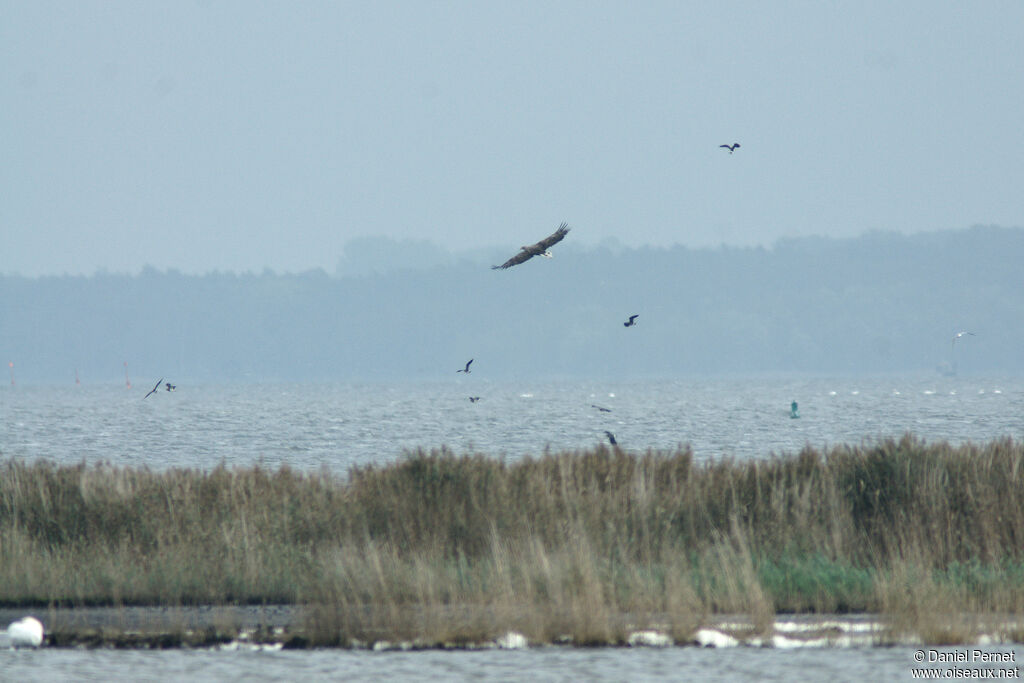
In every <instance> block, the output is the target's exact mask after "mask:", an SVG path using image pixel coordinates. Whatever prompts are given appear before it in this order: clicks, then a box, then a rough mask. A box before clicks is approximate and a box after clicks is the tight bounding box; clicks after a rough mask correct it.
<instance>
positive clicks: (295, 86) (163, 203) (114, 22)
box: [0, 0, 1024, 276]
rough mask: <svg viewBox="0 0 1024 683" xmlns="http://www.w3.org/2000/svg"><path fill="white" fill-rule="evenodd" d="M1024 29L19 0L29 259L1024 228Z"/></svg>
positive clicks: (16, 201) (15, 219)
mask: <svg viewBox="0 0 1024 683" xmlns="http://www.w3.org/2000/svg"><path fill="white" fill-rule="evenodd" d="M1022 26H1024V3H1021V2H1019V1H1017V0H1013V1H1009V2H996V1H985V2H973V3H972V2H943V1H941V0H904V1H901V2H896V3H893V2H873V1H866V2H865V1H851V2H680V1H678V0H675V1H665V2H661V1H657V0H652V1H649V2H639V3H635V2H594V1H590V0H585V1H574V0H561V1H553V2H529V1H526V2H523V1H517V2H479V1H467V2H448V1H444V0H437V1H430V2H409V1H403V2H390V3H389V2H374V3H367V2H316V1H306V2H301V3H293V2H248V1H237V2H236V1H229V0H225V1H221V0H205V1H190V0H182V1H181V2H93V1H89V0H85V1H81V2H64V1H62V2H47V1H45V0H33V1H32V2H24V1H11V0H0V273H3V274H20V275H27V276H38V275H59V274H63V273H68V274H86V275H88V274H92V273H94V272H96V271H98V270H107V271H112V272H127V273H133V272H138V271H140V270H141V269H142V268H143V267H144V266H151V267H155V268H158V269H177V270H180V271H182V272H185V273H206V272H210V271H214V270H221V271H235V272H243V271H253V272H260V271H263V270H264V269H267V268H269V269H271V270H274V271H276V272H303V271H306V270H309V269H313V268H323V269H324V270H326V271H327V272H329V273H331V272H334V271H335V268H336V266H337V264H338V262H339V259H340V258H341V256H342V254H343V253H344V251H345V246H346V244H348V243H349V241H350V240H353V239H356V238H361V237H388V238H391V239H394V240H399V241H403V240H429V241H432V242H435V243H437V244H439V245H442V246H443V247H444V248H447V249H450V250H453V251H468V250H479V249H485V248H491V247H494V248H498V247H502V248H504V247H512V248H513V249H515V248H518V246H519V245H522V244H526V243H530V242H533V241H536V240H538V239H540V238H542V237H544V236H546V235H548V234H549V233H550V232H552V231H553V230H554V228H555V227H557V226H558V224H559V223H560V222H562V221H567V222H568V223H569V224H570V225H571V226H572V227H573V232H572V233H571V235H570V238H571V239H572V240H574V241H576V242H577V244H579V245H598V244H602V243H605V242H608V241H610V240H614V241H616V242H618V243H620V244H623V245H626V246H633V247H639V246H642V245H652V246H670V245H675V244H680V245H684V246H687V247H692V248H699V247H714V246H718V245H722V244H726V245H737V246H751V245H764V246H770V245H771V244H773V243H774V242H776V241H777V240H779V239H782V238H788V237H797V236H804V235H824V236H834V237H853V236H856V235H860V234H863V233H865V232H868V231H876V230H882V231H898V232H905V233H916V232H924V231H933V230H945V229H960V228H966V227H969V226H972V225H978V224H982V225H1001V226H1004V227H1019V226H1022V225H1024V193H1022V192H1021V188H1022V187H1024V154H1022V152H1024V126H1022V125H1021V117H1022V112H1024V87H1022V84H1024V50H1022V49H1021V42H1020V29H1021V27H1022ZM733 142H739V143H740V145H741V147H740V148H739V149H738V150H736V152H735V153H734V154H731V155H730V154H729V153H728V152H727V151H726V150H724V149H721V148H720V147H719V145H720V144H725V143H733Z"/></svg>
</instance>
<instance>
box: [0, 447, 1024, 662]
mask: <svg viewBox="0 0 1024 683" xmlns="http://www.w3.org/2000/svg"><path fill="white" fill-rule="evenodd" d="M1022 460H1024V446H1022V445H1021V444H1018V443H1014V442H1013V441H1011V440H1009V439H1003V440H996V441H992V442H990V443H986V444H983V445H973V444H967V445H963V446H956V447H954V446H950V445H949V444H946V443H932V444H929V443H926V442H924V441H921V440H919V439H916V438H914V437H912V436H909V435H908V436H905V437H903V438H902V439H898V440H886V441H883V442H879V443H875V444H864V445H859V446H840V447H835V448H832V449H829V450H826V451H819V450H815V449H812V448H809V447H808V448H805V449H804V450H803V451H801V452H800V453H798V454H792V455H782V456H772V457H769V458H766V459H762V460H745V461H736V460H732V459H728V458H724V459H719V460H714V461H709V462H703V463H697V462H695V461H694V458H693V454H692V452H691V451H690V450H689V449H687V448H681V449H678V450H676V451H674V452H647V453H629V452H625V451H622V450H619V449H609V448H604V447H599V448H597V449H595V450H590V451H584V452H574V453H568V452H565V453H545V454H543V455H541V456H539V457H525V458H522V459H517V460H515V461H504V460H501V459H497V458H492V457H486V456H484V455H481V454H472V455H456V454H453V453H451V452H449V451H447V450H445V449H440V450H435V451H430V452H426V451H416V452H412V453H408V454H407V455H406V456H405V457H404V458H403V459H402V460H401V461H400V462H398V463H396V464H391V465H387V466H366V467H357V468H354V469H352V470H350V471H349V472H348V475H347V476H345V477H341V476H336V475H333V474H331V473H329V472H327V471H320V472H296V471H294V470H292V469H289V468H287V467H282V468H280V469H277V470H268V469H265V468H263V467H259V466H254V467H245V468H230V469H229V468H227V467H225V466H223V465H221V466H218V467H215V468H214V469H212V470H209V471H200V470H189V469H171V470H166V471H159V472H155V471H151V470H148V469H145V468H124V467H116V466H113V465H110V464H102V465H95V466H86V465H85V464H80V465H74V466H59V465H55V464H53V463H49V462H33V463H24V462H20V461H6V462H2V463H0V605H6V606H47V605H49V606H85V605H197V604H215V605H217V604H220V605H225V604H268V603H293V604H302V605H306V606H308V609H307V610H306V614H307V619H306V621H305V623H304V624H302V625H301V628H302V632H303V633H304V634H305V635H304V637H306V638H308V639H309V641H310V642H312V643H316V644H351V643H352V642H356V641H363V642H374V641H379V640H383V639H387V640H402V639H404V640H410V641H417V642H436V643H439V642H449V643H459V642H470V641H474V642H475V641H480V640H486V639H493V638H495V637H497V636H498V635H500V634H501V633H504V632H505V631H508V630H509V629H513V630H517V631H520V632H522V633H524V634H526V635H527V637H528V638H530V639H531V640H534V641H539V642H557V641H559V640H568V641H571V642H574V643H578V644H599V643H616V642H624V640H625V638H626V636H627V634H628V632H629V630H630V629H638V628H651V627H654V628H661V629H664V630H667V631H669V632H670V634H671V635H672V636H673V637H674V638H675V639H676V640H677V641H681V640H685V639H687V638H689V637H690V634H692V633H693V632H694V630H695V629H696V628H698V627H699V626H700V625H701V624H702V623H704V622H705V621H706V619H707V618H708V616H709V615H712V614H726V613H727V614H743V615H747V616H748V617H749V619H748V621H749V623H750V624H751V626H750V630H751V634H756V633H764V632H766V631H767V630H768V629H770V627H771V623H772V620H773V619H774V616H775V614H776V613H778V612H804V613H806V612H815V613H831V612H861V611H866V612H877V613H881V614H883V615H885V617H886V618H887V619H888V621H889V623H890V624H891V628H892V631H893V633H894V634H901V633H910V632H913V633H915V634H917V635H918V636H919V637H921V638H923V639H924V640H926V641H928V642H958V641H961V640H963V639H966V638H969V637H970V635H971V634H972V633H976V632H977V631H978V629H980V628H982V626H983V623H985V622H986V620H988V619H989V618H990V617H991V618H996V617H999V618H1000V619H1003V620H1004V621H1005V618H1006V617H1007V616H1008V615H1009V616H1016V615H1020V614H1021V613H1022V612H1024V609H1022V608H1024V472H1022V467H1021V465H1022ZM964 615H968V616H964Z"/></svg>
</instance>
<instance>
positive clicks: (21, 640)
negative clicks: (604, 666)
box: [0, 617, 43, 647]
mask: <svg viewBox="0 0 1024 683" xmlns="http://www.w3.org/2000/svg"><path fill="white" fill-rule="evenodd" d="M0 636H4V637H3V638H0V645H4V642H5V641H6V647H39V646H40V645H42V644H43V625H42V623H40V621H39V620H38V619H36V618H35V617H25V618H24V619H19V620H18V621H15V622H14V623H12V624H11V625H10V626H8V627H7V632H6V633H0Z"/></svg>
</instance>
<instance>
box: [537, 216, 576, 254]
mask: <svg viewBox="0 0 1024 683" xmlns="http://www.w3.org/2000/svg"><path fill="white" fill-rule="evenodd" d="M567 234H569V226H568V225H567V224H566V223H562V224H561V225H559V226H558V230H555V231H554V232H553V233H551V234H550V235H548V236H547V237H545V238H544V239H542V240H541V241H540V242H537V244H535V245H533V247H532V248H531V249H530V251H533V250H534V249H537V253H540V252H544V251H547V249H548V247H550V246H553V245H555V244H558V243H559V242H561V241H562V240H563V239H565V236H566V235H567Z"/></svg>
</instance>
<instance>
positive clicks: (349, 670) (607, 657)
mask: <svg viewBox="0 0 1024 683" xmlns="http://www.w3.org/2000/svg"><path fill="white" fill-rule="evenodd" d="M918 649H919V648H914V647H903V646H900V647H887V648H854V649H840V650H836V649H825V650H822V649H798V650H776V649H771V648H728V649H724V650H719V649H710V648H697V647H671V648H665V649H630V648H601V649H582V648H581V649H573V648H557V647H548V648H538V649H531V650H520V651H503V650H488V651H482V652H465V651H456V652H441V651H427V652H405V653H395V652H366V651H355V652H353V651H337V650H314V651H290V652H285V651H278V652H242V651H235V652H223V651H216V650H192V651H189V650H171V651H111V650H91V651H83V650H39V651H17V652H15V651H10V652H3V651H0V672H2V673H0V678H5V677H6V679H7V680H19V681H29V680H41V677H43V678H45V679H49V680H103V679H106V680H135V681H224V680H295V681H297V680H301V681H327V680H359V681H370V680H393V681H412V680H416V681H427V680H488V681H527V680H530V681H671V680H694V681H798V680H799V681H819V680H820V681H902V680H911V670H912V668H916V667H919V666H921V665H919V664H917V663H916V662H915V660H914V655H915V652H917V651H918ZM985 649H986V650H988V651H999V652H1011V653H1013V656H1014V657H1015V658H1016V660H1017V662H1020V661H1021V658H1022V657H1024V649H1021V648H1019V647H1017V648H1011V647H1008V646H1007V647H995V648H992V647H989V648H985ZM967 650H968V648H966V647H962V648H941V649H940V651H948V652H957V651H959V652H964V651H967ZM932 666H933V667H935V666H936V665H932ZM968 666H969V665H968V664H958V665H955V666H954V665H948V664H947V665H939V666H938V668H942V669H948V670H952V669H953V668H958V669H966V668H967V667H968ZM947 677H948V676H947Z"/></svg>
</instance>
